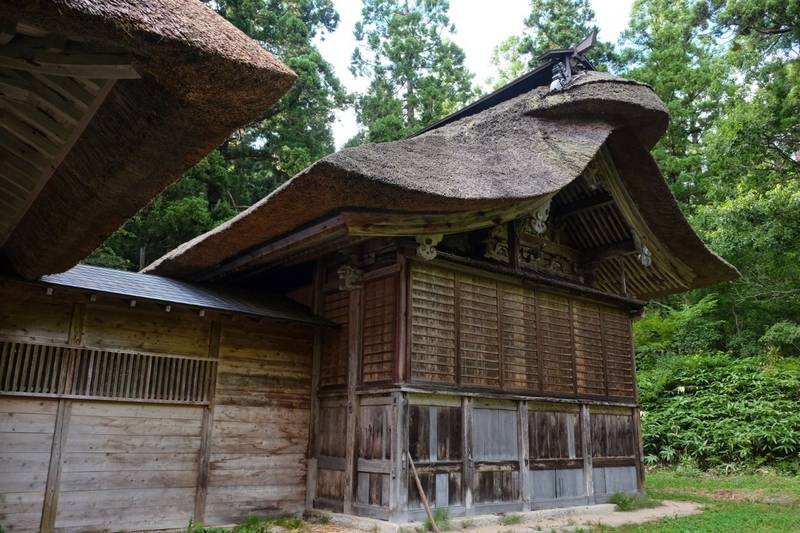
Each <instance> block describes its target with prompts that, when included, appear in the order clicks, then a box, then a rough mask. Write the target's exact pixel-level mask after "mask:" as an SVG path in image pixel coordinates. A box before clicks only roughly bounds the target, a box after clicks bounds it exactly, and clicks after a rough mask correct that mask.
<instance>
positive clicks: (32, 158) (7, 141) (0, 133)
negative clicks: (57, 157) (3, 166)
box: [0, 128, 50, 174]
mask: <svg viewBox="0 0 800 533" xmlns="http://www.w3.org/2000/svg"><path fill="white" fill-rule="evenodd" d="M0 146H2V147H3V148H5V149H6V150H7V151H9V152H10V153H12V154H14V155H15V156H16V157H17V158H18V159H19V160H21V161H22V162H23V163H28V164H29V165H30V166H32V167H33V168H35V169H36V170H37V174H41V173H42V172H43V171H46V170H47V168H48V166H49V163H50V161H49V159H50V158H48V157H47V156H46V155H45V154H42V153H41V152H39V151H37V150H35V149H34V148H33V147H32V146H30V145H28V144H25V143H24V142H22V141H20V140H19V139H18V138H17V137H16V136H14V135H12V134H11V133H9V132H8V131H7V130H6V129H5V128H3V129H0Z"/></svg>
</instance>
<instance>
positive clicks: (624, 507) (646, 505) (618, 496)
mask: <svg viewBox="0 0 800 533" xmlns="http://www.w3.org/2000/svg"><path fill="white" fill-rule="evenodd" d="M608 501H609V502H610V503H613V504H614V505H616V506H617V510H618V511H635V510H636V509H650V508H651V507H658V506H659V505H661V502H660V501H658V500H654V499H652V498H650V497H649V496H647V495H646V494H643V495H639V494H637V495H634V496H631V495H629V494H625V493H624V492H616V493H614V494H612V495H611V497H610V498H609V499H608Z"/></svg>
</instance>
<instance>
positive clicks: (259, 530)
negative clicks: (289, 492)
mask: <svg viewBox="0 0 800 533" xmlns="http://www.w3.org/2000/svg"><path fill="white" fill-rule="evenodd" d="M305 525H306V524H305V522H304V521H303V519H302V518H298V517H295V516H290V517H283V518H264V517H260V516H251V517H249V518H247V519H246V520H245V521H244V522H242V523H241V524H239V525H238V526H236V527H234V528H233V529H228V528H224V527H206V526H204V525H202V524H198V523H196V522H189V527H188V528H187V529H186V531H187V533H229V532H233V533H270V531H271V530H272V528H273V527H280V528H284V529H288V530H289V531H299V530H301V529H302V528H303V527H304V526H305Z"/></svg>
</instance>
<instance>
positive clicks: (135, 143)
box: [0, 0, 295, 279]
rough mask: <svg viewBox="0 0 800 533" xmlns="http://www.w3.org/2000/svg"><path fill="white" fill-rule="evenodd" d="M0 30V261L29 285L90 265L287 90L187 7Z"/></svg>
mask: <svg viewBox="0 0 800 533" xmlns="http://www.w3.org/2000/svg"><path fill="white" fill-rule="evenodd" d="M0 21H2V22H3V25H2V28H0V112H2V113H3V121H4V128H3V129H2V130H0V208H2V213H3V214H2V215H0V261H1V262H2V263H3V264H4V268H5V269H7V270H12V271H14V272H16V273H18V274H20V275H22V276H24V277H26V278H29V279H34V278H37V277H39V276H40V275H42V274H46V273H52V272H60V271H64V270H66V269H68V268H70V267H71V266H73V265H74V264H75V263H76V262H77V261H78V260H80V259H81V258H83V257H85V256H86V255H88V254H89V253H90V252H91V251H92V250H94V248H96V247H97V246H98V245H99V244H101V243H102V242H103V241H104V240H105V239H106V238H107V237H108V236H109V235H110V234H111V233H112V232H113V231H114V230H116V229H117V227H119V226H120V225H121V224H122V223H123V222H125V221H126V220H127V219H128V218H130V217H131V216H133V215H134V214H135V213H136V212H137V211H138V210H139V209H141V208H142V207H143V206H145V205H146V204H147V203H148V202H149V201H150V200H151V199H152V198H153V197H155V196H156V195H157V194H158V193H159V192H161V191H162V190H163V189H164V188H165V187H166V186H167V185H169V184H171V183H172V182H173V181H175V180H176V179H177V178H178V177H180V175H181V174H182V173H183V172H184V171H185V170H187V169H188V168H190V167H191V166H192V165H194V164H195V163H197V162H198V161H199V160H200V159H201V158H202V157H203V156H205V155H206V154H207V153H208V152H209V151H210V150H212V149H213V148H215V147H216V146H218V145H219V144H221V143H222V142H223V141H224V140H225V139H226V138H227V137H228V136H229V135H230V134H231V133H232V132H233V131H235V130H236V129H238V128H241V127H243V126H245V125H247V124H248V123H250V122H253V121H255V120H257V119H259V118H260V117H261V116H263V114H264V113H265V111H266V110H267V109H268V108H269V107H270V106H271V105H272V104H274V103H275V101H276V100H277V99H278V98H279V97H280V96H282V95H283V94H284V93H285V92H286V91H287V90H288V89H289V87H290V86H291V85H292V83H293V81H294V79H295V75H294V73H293V72H292V71H291V70H289V69H288V68H287V67H286V66H285V65H283V64H282V63H281V62H280V61H278V60H277V59H275V58H274V57H273V56H272V55H271V54H269V53H268V52H267V51H265V50H264V49H263V48H262V47H261V46H259V45H258V44H257V43H256V42H254V41H252V40H251V39H249V38H248V37H247V36H246V35H244V34H243V33H242V32H240V31H239V30H238V29H236V28H235V27H233V26H232V25H231V24H229V23H228V22H226V21H225V20H224V19H222V18H221V17H219V16H218V15H216V14H215V13H213V12H212V11H211V10H210V9H208V8H207V7H206V6H204V5H203V4H202V3H201V2H200V1H199V0H105V1H102V2H100V1H96V0H0ZM5 125H8V126H9V127H7V128H6V127H5ZM6 141H7V142H6Z"/></svg>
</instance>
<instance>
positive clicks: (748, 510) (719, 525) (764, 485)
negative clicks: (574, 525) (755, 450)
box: [601, 469, 800, 533]
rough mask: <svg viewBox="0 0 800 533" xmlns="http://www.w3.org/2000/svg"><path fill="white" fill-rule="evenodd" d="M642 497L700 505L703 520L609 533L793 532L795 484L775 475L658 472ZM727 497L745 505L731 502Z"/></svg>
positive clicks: (799, 483) (798, 498)
mask: <svg viewBox="0 0 800 533" xmlns="http://www.w3.org/2000/svg"><path fill="white" fill-rule="evenodd" d="M647 491H648V493H649V494H650V495H651V496H652V497H653V498H656V499H660V500H683V501H693V502H699V503H702V504H703V505H705V511H704V512H703V513H702V514H699V515H694V516H686V517H683V518H671V519H667V520H661V521H658V522H651V523H647V524H639V525H631V526H624V527H621V528H617V529H612V528H601V531H607V532H612V531H613V532H614V533H685V532H687V531H703V532H706V531H708V532H714V533H726V532H729V531H758V532H759V533H762V532H764V533H785V532H787V531H798V524H800V478H798V477H796V476H788V475H779V474H776V473H774V472H765V473H762V474H757V473H756V474H740V475H733V476H721V475H713V474H708V473H701V472H698V471H694V472H685V471H681V470H680V469H678V470H675V469H670V470H666V469H660V470H656V471H653V472H649V473H648V475H647ZM731 491H734V492H735V494H737V495H740V496H748V499H742V498H738V499H731V498H730V497H729V496H730V494H731Z"/></svg>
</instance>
